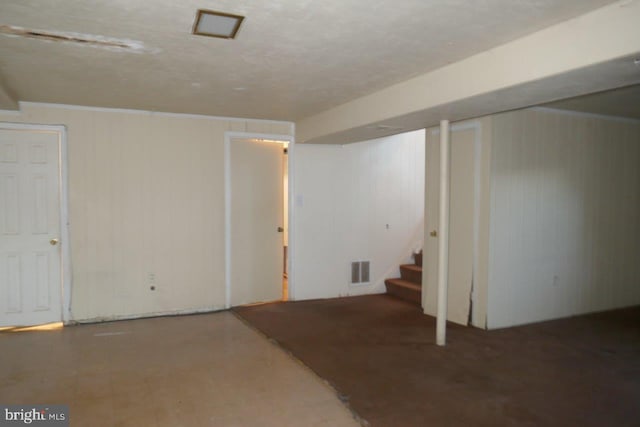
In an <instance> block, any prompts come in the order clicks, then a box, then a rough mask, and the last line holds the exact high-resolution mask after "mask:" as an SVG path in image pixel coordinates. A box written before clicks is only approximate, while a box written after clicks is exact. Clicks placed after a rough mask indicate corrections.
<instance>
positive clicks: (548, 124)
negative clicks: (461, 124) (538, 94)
mask: <svg viewBox="0 0 640 427" xmlns="http://www.w3.org/2000/svg"><path fill="white" fill-rule="evenodd" d="M638 165H640V122H638V121H630V120H616V119H606V118H602V117H594V116H588V115H580V114H574V113H566V112H559V111H549V110H542V109H533V110H532V109H530V110H521V111H515V112H509V113H505V114H499V115H496V116H494V117H493V141H492V147H491V217H490V253H489V295H488V304H489V310H488V326H489V328H501V327H507V326H513V325H518V324H524V323H530V322H536V321H541V320H547V319H553V318H559V317H565V316H572V315H577V314H582V313H588V312H593V311H600V310H607V309H613V308H618V307H625V306H631V305H636V304H640V263H639V262H638V254H639V253H640V167H639V166H638Z"/></svg>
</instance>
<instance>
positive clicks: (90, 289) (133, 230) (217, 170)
mask: <svg viewBox="0 0 640 427" xmlns="http://www.w3.org/2000/svg"><path fill="white" fill-rule="evenodd" d="M21 107H22V108H21V111H20V112H19V113H13V112H3V111H0V121H5V122H14V123H20V122H24V123H36V124H62V125H65V126H66V127H67V132H68V168H69V174H68V175H69V220H70V234H71V240H72V241H71V251H72V257H71V262H72V271H73V274H72V295H71V311H72V316H73V319H74V320H76V321H88V320H102V319H115V318H126V317H137V316H147V315H153V314H161V313H178V312H194V311H205V310H215V309H222V308H224V306H225V281H224V246H225V244H224V133H225V132H226V131H243V132H261V133H270V134H291V132H292V129H291V127H292V126H291V125H290V124H289V123H283V122H267V121H252V120H235V119H230V120H227V119H222V118H213V117H205V116H200V117H199V116H187V115H170V114H156V113H149V112H141V111H140V112H136V111H120V110H101V109H92V108H82V107H68V106H55V105H43V104H29V103H24V104H21ZM150 275H153V279H151V278H150ZM151 281H153V282H154V285H155V286H156V290H155V291H151V290H150V282H151Z"/></svg>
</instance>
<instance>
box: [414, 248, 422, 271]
mask: <svg viewBox="0 0 640 427" xmlns="http://www.w3.org/2000/svg"><path fill="white" fill-rule="evenodd" d="M413 259H414V260H415V263H416V265H417V266H419V267H422V251H420V252H419V253H417V254H413Z"/></svg>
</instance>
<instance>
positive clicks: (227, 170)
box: [224, 131, 295, 309]
mask: <svg viewBox="0 0 640 427" xmlns="http://www.w3.org/2000/svg"><path fill="white" fill-rule="evenodd" d="M233 139H269V140H276V141H287V142H288V143H289V147H288V156H289V158H288V169H287V170H288V176H289V181H288V184H289V188H288V191H289V220H288V224H289V230H288V234H289V245H288V250H287V258H288V259H287V271H288V272H289V274H288V283H287V286H288V290H289V300H291V301H293V300H294V299H295V297H294V295H295V277H294V273H293V271H292V270H293V269H292V266H293V263H292V262H291V259H292V258H291V254H292V253H293V247H294V246H295V238H294V237H295V234H294V232H293V231H294V228H295V227H293V224H294V222H293V221H294V218H295V212H294V210H295V206H294V203H293V200H294V197H293V194H294V193H293V190H294V181H295V177H294V176H293V173H292V172H293V171H294V168H293V167H294V163H295V161H294V159H293V157H294V156H293V152H294V150H295V149H294V146H295V137H294V136H293V135H280V134H268V133H252V132H235V131H227V132H225V133H224V253H225V256H224V282H225V308H227V309H228V308H231V141H232V140H233Z"/></svg>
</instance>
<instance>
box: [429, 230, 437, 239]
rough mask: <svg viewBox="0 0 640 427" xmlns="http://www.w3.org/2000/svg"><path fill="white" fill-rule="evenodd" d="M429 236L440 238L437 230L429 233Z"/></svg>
mask: <svg viewBox="0 0 640 427" xmlns="http://www.w3.org/2000/svg"><path fill="white" fill-rule="evenodd" d="M429 235H430V236H431V237H438V232H437V231H436V230H432V231H431V233H429Z"/></svg>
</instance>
